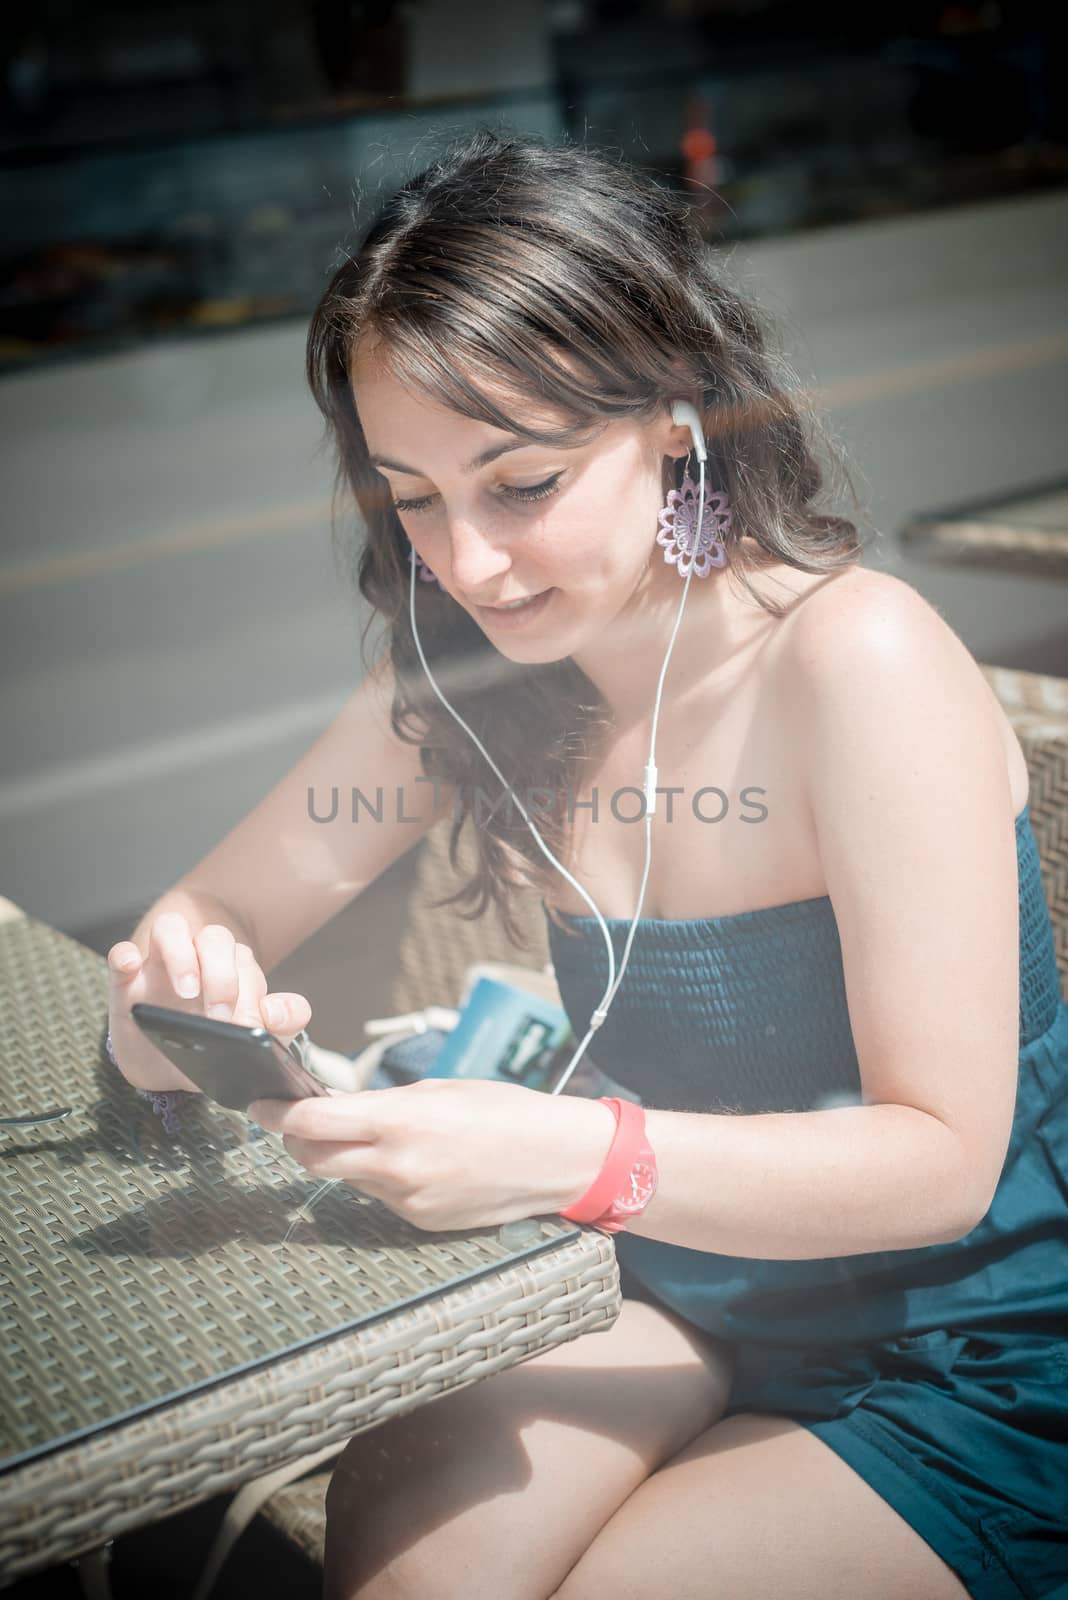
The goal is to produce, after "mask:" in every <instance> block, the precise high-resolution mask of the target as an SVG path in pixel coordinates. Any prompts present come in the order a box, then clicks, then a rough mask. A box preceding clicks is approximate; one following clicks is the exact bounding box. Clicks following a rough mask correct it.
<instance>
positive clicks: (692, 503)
mask: <svg viewBox="0 0 1068 1600" xmlns="http://www.w3.org/2000/svg"><path fill="white" fill-rule="evenodd" d="M698 493H699V489H698V485H697V484H696V483H695V482H694V480H693V479H692V478H691V477H690V474H689V470H687V473H686V476H685V477H684V478H683V480H682V488H681V489H672V490H671V492H670V494H669V495H668V497H667V505H665V506H664V508H663V509H662V511H661V512H660V518H659V526H660V531H659V533H658V534H657V536H656V542H657V544H660V545H663V547H664V560H665V561H667V562H669V563H670V564H671V565H672V566H674V567H677V568H678V571H679V573H680V574H681V575H682V577H684V578H685V577H687V576H688V575H689V572H690V568H691V567H692V568H693V575H694V577H695V578H707V577H708V575H709V573H710V572H711V571H712V568H713V567H725V566H726V564H727V552H726V549H725V548H724V544H725V541H726V539H727V538H728V537H729V535H730V530H731V511H730V500H729V498H728V496H727V495H726V494H725V493H724V491H723V490H722V489H708V488H706V489H705V510H704V515H703V517H702V518H701V543H700V547H698V545H697V504H698V500H697V497H698Z"/></svg>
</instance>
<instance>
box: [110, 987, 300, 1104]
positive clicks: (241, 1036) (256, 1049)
mask: <svg viewBox="0 0 1068 1600" xmlns="http://www.w3.org/2000/svg"><path fill="white" fill-rule="evenodd" d="M130 1015H131V1017H132V1018H133V1020H134V1021H135V1022H136V1023H137V1026H138V1027H139V1028H140V1029H141V1031H142V1033H144V1034H145V1035H146V1036H147V1037H148V1038H149V1039H151V1041H152V1043H153V1044H154V1045H155V1046H156V1048H157V1050H160V1051H162V1053H163V1054H164V1055H165V1056H166V1057H167V1059H168V1060H169V1061H173V1062H174V1064H175V1066H176V1067H178V1068H180V1070H181V1071H182V1072H184V1073H185V1075H186V1077H187V1078H189V1079H190V1081H191V1082H193V1083H195V1084H196V1085H197V1087H198V1088H199V1089H202V1090H203V1091H204V1093H205V1094H206V1095H208V1096H209V1098H210V1099H212V1100H215V1101H217V1102H218V1104H219V1105H221V1106H228V1107H229V1108H230V1109H231V1110H232V1111H247V1110H248V1107H249V1106H250V1105H251V1104H252V1102H253V1100H303V1099H306V1098H308V1097H309V1096H311V1095H321V1094H329V1092H330V1091H329V1090H328V1088H327V1086H326V1084H325V1083H321V1082H320V1080H319V1079H318V1078H316V1077H314V1076H313V1075H312V1074H311V1073H310V1072H309V1071H308V1070H307V1068H306V1067H304V1066H302V1065H301V1063H300V1061H299V1060H298V1059H297V1056H296V1055H295V1054H294V1052H293V1051H291V1050H289V1049H287V1048H286V1046H285V1045H284V1044H282V1042H281V1040H279V1039H276V1038H275V1036H274V1034H273V1033H268V1031H267V1029H266V1028H246V1027H242V1026H241V1025H240V1024H239V1023H236V1022H217V1021H216V1020H215V1019H214V1018H213V1017H198V1016H194V1015H193V1014H192V1013H190V1012H187V1011H171V1010H169V1009H168V1008H167V1007H166V1006H150V1005H145V1004H144V1003H143V1002H140V1003H139V1004H137V1005H134V1006H131V1007H130Z"/></svg>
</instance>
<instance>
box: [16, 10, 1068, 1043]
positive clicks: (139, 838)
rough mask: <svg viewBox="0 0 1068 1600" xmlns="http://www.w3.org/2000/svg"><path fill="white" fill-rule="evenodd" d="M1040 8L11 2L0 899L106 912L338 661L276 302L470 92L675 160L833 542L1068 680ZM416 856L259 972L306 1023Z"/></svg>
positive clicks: (284, 302)
mask: <svg viewBox="0 0 1068 1600" xmlns="http://www.w3.org/2000/svg"><path fill="white" fill-rule="evenodd" d="M1055 19H1056V8H1053V7H1044V6H1043V7H1040V6H1038V5H1037V4H1034V5H1029V4H1026V3H1023V4H1013V5H1009V4H1007V3H1006V4H998V3H994V0H987V3H982V4H952V5H950V4H944V3H940V0H912V3H898V4H894V5H890V4H887V3H882V0H871V3H868V4H866V5H864V6H863V7H861V6H859V5H857V6H842V5H840V4H835V5H834V6H831V5H830V4H821V3H818V0H809V3H806V4H804V5H802V4H797V3H778V4H775V3H765V0H632V3H629V4H625V3H608V0H605V3H598V0H507V3H505V4H502V3H500V0H496V3H494V0H397V3H390V0H379V3H367V4H351V3H348V0H260V3H258V4H256V5H255V6H253V5H252V4H251V3H247V0H246V3H240V4H237V3H233V0H224V3H222V4H218V3H216V4H213V5H208V4H206V3H205V4H198V3H196V0H175V3H173V4H146V3H144V0H139V3H136V4H135V3H134V0H110V3H103V0H82V3H79V4H73V3H71V0H62V3H61V0H39V3H37V4H35V5H34V6H33V7H32V8H31V7H29V6H26V5H16V6H14V7H13V8H12V9H11V10H10V11H9V12H8V13H7V14H6V18H5V20H4V21H3V22H2V23H0V208H2V215H3V224H4V227H3V244H2V247H0V450H2V452H3V460H2V470H3V482H4V498H3V541H2V549H0V623H2V626H0V639H2V641H3V642H2V645H0V650H2V652H3V663H2V665H3V670H2V682H0V893H2V894H4V895H7V896H8V897H9V898H11V899H13V900H15V901H17V902H18V903H19V904H21V905H22V906H24V907H25V909H27V910H28V911H30V912H31V913H32V914H33V915H35V916H38V917H41V918H43V919H45V920H47V921H49V922H51V923H53V924H54V925H56V926H58V927H60V928H62V929H64V930H66V931H68V932H70V933H72V934H74V935H76V936H77V937H79V938H82V939H84V940H85V941H86V942H88V943H91V944H93V945H94V946H95V947H96V948H99V949H101V950H105V949H106V948H107V947H108V945H109V944H110V943H111V942H113V941H114V939H117V938H122V937H126V936H127V935H128V934H129V932H130V931H132V928H133V926H134V924H135V922H136V920H137V919H138V917H139V916H140V915H141V913H142V912H143V910H144V909H145V908H146V907H147V906H148V905H149V904H150V903H151V901H152V900H153V899H155V898H156V896H157V895H159V894H160V893H162V892H163V891H164V890H165V889H166V888H168V887H169V886H170V885H171V884H172V883H173V882H174V881H175V879H177V878H178V877H179V876H181V874H182V873H184V872H185V871H187V870H188V868H189V867H190V866H191V865H192V864H193V863H194V862H195V861H196V860H197V859H198V858H199V857H200V856H201V855H202V854H203V853H204V851H206V850H207V849H208V848H210V846H211V845H212V844H214V843H215V842H216V841H217V840H218V839H219V838H220V837H221V836H222V834H223V833H224V832H226V831H227V829H228V828H229V827H230V826H231V825H232V824H233V823H234V822H236V821H237V820H238V819H239V818H240V817H241V816H242V815H244V813H245V812H246V811H247V810H248V809H249V808H250V807H251V806H252V805H253V804H255V802H256V801H257V800H258V799H259V798H260V797H261V795H262V794H263V793H264V792H265V791H266V790H267V789H268V788H269V787H270V786H271V785H272V784H273V783H274V782H275V781H276V780H277V778H278V777H279V776H281V774H282V773H283V772H284V771H285V769H286V768H287V767H288V766H289V765H290V764H291V762H292V761H293V760H294V759H295V758H296V757H297V755H298V754H299V753H300V752H301V751H302V750H303V749H304V748H305V747H306V746H307V745H308V744H309V743H310V742H311V741H312V740H313V739H314V738H315V737H316V735H317V734H318V733H319V732H320V731H321V729H322V727H323V726H324V725H325V723H326V722H327V721H328V719H329V718H330V716H331V715H332V714H333V713H334V711H336V709H337V708H338V707H339V706H340V704H341V702H342V701H343V700H344V699H345V698H346V696H347V695H348V694H349V693H350V692H351V689H352V687H353V684H354V682H355V681H356V679H357V678H358V677H359V675H360V670H361V669H360V662H359V639H360V630H361V627H362V625H363V623H364V621H365V618H364V616H363V615H362V613H361V611H360V609H359V606H358V604H357V601H356V598H355V597H354V596H353V595H352V594H351V593H350V591H349V590H348V588H347V587H346V585H345V583H344V581H343V579H342V577H341V575H340V574H339V572H338V571H337V569H336V567H335V564H334V560H333V556H332V552H331V545H330V532H329V498H330V487H331V463H330V461H329V458H328V456H327V455H326V454H325V453H324V452H322V451H321V450H320V448H319V445H320V426H319V418H318V413H317V412H316V411H315V408H314V406H313V404H312V402H311V400H310V397H309V396H308V395H307V393H306V391H305V387H304V379H303V369H302V361H303V346H304V334H305V328H306V324H307V318H308V314H309V312H310V310H311V308H312V306H313V305H314V304H315V302H316V300H317V298H318V296H319V295H320V293H321V292H322V289H323V287H324V286H325V283H326V281H327V278H328V277H329V275H330V273H331V271H332V269H333V267H334V266H335V264H336V263H337V262H338V260H339V259H340V258H341V255H342V253H343V252H344V251H345V250H346V248H347V246H348V245H350V244H352V243H353V242H354V241H355V239H356V237H357V235H358V233H359V232H360V231H362V229H363V227H364V226H365V225H366V222H367V220H369V217H370V215H371V214H372V213H373V211H374V209H375V207H376V206H377V204H378V203H379V202H380V200H381V199H382V198H383V197H384V196H385V195H386V194H388V193H389V192H391V191H392V189H393V188H395V187H396V186H398V185H399V184H400V183H401V182H403V181H404V179H405V178H406V177H407V176H409V175H410V174H411V173H412V172H414V171H416V170H418V169H419V168H420V167H421V166H422V165H424V164H425V162H426V161H427V160H429V159H431V157H432V156H433V154H434V151H435V148H436V146H437V144H438V142H439V141H441V140H444V139H447V138H449V137H451V136H452V135H454V134H455V133H457V132H460V131H462V130H464V129H466V128H469V127H474V126H478V125H487V124H489V125H494V126H502V127H510V128H514V129H531V130H536V131H538V132H541V133H544V134H546V135H548V136H550V137H557V136H562V135H564V134H567V135H569V136H570V137H571V138H574V139H578V140H582V141H586V142H589V143H591V144H594V145H599V146H600V145H603V146H606V147H609V148H611V149H614V150H616V151H619V152H621V153H622V154H624V155H626V156H627V157H628V158H630V159H631V160H633V161H636V162H638V163H641V164H645V165H648V166H649V167H650V168H652V169H654V170H655V171H656V172H658V173H659V174H660V175H661V176H662V177H664V178H667V179H668V180H670V181H671V182H672V183H674V184H676V185H677V186H678V187H679V188H680V189H682V190H684V191H685V192H686V193H687V194H688V195H689V196H690V198H691V200H692V201H693V202H694V203H695V205H696V206H697V208H698V213H699V217H700V222H701V226H702V228H703V230H704V232H705V235H706V237H707V239H708V247H709V249H710V250H713V251H719V252H721V253H722V255H723V258H724V260H725V262H726V263H727V264H728V265H729V269H730V271H731V273H732V274H733V276H734V277H735V279H736V280H738V281H740V283H741V285H742V286H743V287H744V288H745V289H747V290H748V292H749V293H750V294H751V295H752V297H753V298H754V300H755V301H756V302H757V303H758V305H760V306H761V307H762V308H763V310H764V312H765V314H766V316H767V317H768V318H769V319H770V320H771V322H772V325H773V328H774V329H775V330H776V334H777V336H778V337H779V338H780V339H781V341H782V343H783V345H784V347H785V351H786V354H787V356H788V358H789V359H790V360H791V362H792V363H793V364H794V366H795V368H796V370H797V372H798V374H799V376H800V378H801V380H802V382H804V383H805V384H811V385H812V386H813V387H814V388H815V390H816V392H817V397H818V399H819V401H820V403H821V404H822V406H823V407H824V410H825V413H826V415H827V417H828V419H829V421H830V423H831V425H832V428H833V430H834V432H835V433H836V434H837V436H838V438H839V440H840V442H841V444H842V445H843V446H844V448H845V449H846V451H847V452H848V454H849V456H850V458H851V460H852V463H853V465H854V468H855V470H856V476H857V484H858V487H859V489H860V491H861V494H862V496H863V497H864V500H865V504H866V508H867V516H868V519H869V525H870V527H871V528H874V529H875V530H876V533H877V538H876V539H875V540H874V542H873V543H872V545H871V549H870V554H869V555H868V557H867V558H866V560H867V564H868V565H877V566H881V567H883V568H885V569H886V570H889V571H893V572H896V573H897V574H899V575H900V576H902V577H903V578H905V579H906V580H907V581H908V582H910V583H912V584H913V585H914V586H915V587H916V588H917V589H919V590H920V591H921V592H922V593H923V594H924V595H925V596H926V597H927V598H928V599H929V600H930V601H931V602H932V603H933V604H934V605H936V606H937V607H938V608H939V609H940V610H941V612H942V613H943V615H944V616H945V617H946V620H947V621H948V622H949V623H950V625H951V626H952V627H953V628H954V629H955V630H956V631H957V632H958V633H959V634H960V635H961V637H962V638H963V639H964V641H965V643H966V644H967V645H968V647H969V649H970V650H971V651H972V653H973V654H974V655H975V656H976V657H977V658H978V659H980V660H982V661H984V662H991V663H998V664H1001V665H1005V666H1011V667H1023V668H1026V669H1028V670H1031V671H1035V672H1049V673H1058V674H1061V675H1068V603H1066V602H1068V556H1066V553H1065V549H1066V546H1068V512H1066V507H1068V497H1066V494H1065V480H1068V473H1066V472H1065V468H1064V438H1065V430H1064V418H1065V409H1066V408H1065V400H1066V381H1065V380H1066V368H1068V292H1066V275H1065V266H1066V250H1065V244H1066V236H1068V226H1066V222H1068V193H1066V185H1068V133H1066V127H1065V118H1066V112H1065V96H1064V92H1063V90H1064V63H1065V56H1064V50H1065V47H1064V43H1063V38H1062V35H1061V32H1060V31H1059V30H1058V28H1057V26H1056V20H1055ZM946 526H949V527H950V528H951V529H952V527H953V526H965V527H967V528H971V529H972V530H973V531H974V529H975V528H976V527H979V528H980V529H982V528H983V527H987V528H989V529H991V530H994V534H996V537H995V536H993V535H992V537H991V539H990V540H989V541H985V540H983V539H980V540H978V541H976V540H974V538H973V539H972V542H971V543H970V544H968V545H967V547H965V545H964V544H962V543H961V541H960V540H958V541H957V543H956V544H954V542H953V539H952V538H950V539H949V540H948V542H947V540H946V539H945V538H944V537H942V535H941V533H940V532H939V530H943V529H944V528H945V527H946ZM1036 530H1038V533H1037V535H1036ZM412 854H413V855H414V854H415V852H413V853H412ZM412 869H413V862H412V860H410V859H405V860H402V861H401V862H400V863H398V864H397V866H396V867H394V868H391V869H390V870H389V871H388V872H387V873H386V874H385V875H384V876H383V878H382V879H380V880H379V881H378V882H377V883H376V884H374V885H372V886H371V888H370V889H369V890H368V891H366V893H365V894H364V895H363V896H361V897H360V899H359V901H357V902H356V903H354V905H353V906H352V907H351V908H349V910H348V911H346V912H344V913H342V914H341V915H340V916H339V917H338V918H336V919H335V920H334V923H332V924H331V925H329V926H328V928H327V929H324V930H323V931H322V932H321V933H320V934H318V935H316V936H315V938H314V939H313V940H311V941H309V942H308V944H307V945H306V946H305V947H304V949H303V950H302V951H301V952H299V953H298V954H297V955H295V956H294V957H292V958H291V959H290V962H288V963H287V964H286V970H285V972H283V973H280V974H277V975H275V979H276V981H275V987H293V988H298V989H301V990H302V992H304V993H307V994H308V995H309V998H311V999H312V1000H313V1005H315V1007H316V1017H315V1019H314V1021H313V1029H312V1031H313V1035H314V1036H316V1037H317V1038H318V1039H320V1041H321V1042H322V1043H324V1044H328V1045H333V1046H335V1047H338V1048H342V1047H345V1046H346V1045H347V1046H348V1047H350V1048H352V1049H355V1048H357V1047H358V1045H359V1044H360V1042H361V1040H360V1037H359V1018H360V1015H361V1010H362V1012H363V1014H368V1015H369V1014H374V1013H375V1012H376V1011H377V1012H381V1010H382V1009H383V1006H382V1003H381V995H382V994H383V993H384V992H385V989H384V987H383V985H384V984H388V976H389V971H390V961H391V958H392V952H393V951H394V950H395V944H396V937H395V936H397V935H398V930H399V925H400V918H401V916H402V914H403V906H404V898H405V894H406V891H407V886H408V884H409V883H410V880H411V873H412ZM265 870H269V863H265ZM354 972H355V977H354Z"/></svg>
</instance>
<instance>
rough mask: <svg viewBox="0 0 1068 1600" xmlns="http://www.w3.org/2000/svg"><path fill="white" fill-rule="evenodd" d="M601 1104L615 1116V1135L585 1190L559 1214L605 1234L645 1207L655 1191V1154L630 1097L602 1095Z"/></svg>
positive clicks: (642, 1117)
mask: <svg viewBox="0 0 1068 1600" xmlns="http://www.w3.org/2000/svg"><path fill="white" fill-rule="evenodd" d="M601 1104H602V1105H603V1106H608V1107H610V1109H611V1110H612V1112H613V1114H614V1115H615V1119H616V1134H615V1138H614V1139H613V1140H612V1144H611V1148H610V1149H609V1151H608V1155H607V1157H606V1158H605V1163H604V1166H603V1167H602V1168H601V1170H600V1172H599V1173H598V1174H597V1176H596V1178H594V1180H593V1182H592V1183H591V1184H590V1187H589V1188H588V1189H587V1190H586V1193H585V1194H584V1195H583V1196H582V1197H581V1199H579V1200H576V1201H575V1203H574V1205H571V1206H568V1208H567V1210H566V1211H561V1212H560V1215H561V1216H562V1217H566V1218H567V1220H568V1221H569V1222H588V1223H590V1224H592V1226H593V1227H595V1228H600V1229H602V1230H603V1232H605V1233H618V1232H619V1231H620V1229H622V1228H625V1227H626V1225H627V1223H628V1222H630V1221H631V1219H632V1218H633V1217H636V1216H638V1215H639V1214H640V1213H641V1212H642V1211H644V1210H645V1208H646V1206H647V1205H648V1204H649V1202H650V1200H651V1199H652V1198H653V1195H654V1194H655V1193H656V1184H657V1166H656V1156H655V1154H654V1152H653V1147H652V1145H651V1144H650V1143H649V1141H648V1139H647V1138H646V1136H645V1112H644V1111H643V1110H642V1108H641V1106H639V1105H635V1104H634V1102H633V1100H614V1099H607V1098H602V1100H601Z"/></svg>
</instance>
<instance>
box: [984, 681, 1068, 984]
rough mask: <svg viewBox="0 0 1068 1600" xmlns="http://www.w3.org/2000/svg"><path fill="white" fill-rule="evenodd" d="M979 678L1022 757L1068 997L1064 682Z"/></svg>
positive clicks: (1067, 688) (1067, 704)
mask: <svg viewBox="0 0 1068 1600" xmlns="http://www.w3.org/2000/svg"><path fill="white" fill-rule="evenodd" d="M983 673H984V675H985V677H986V679H987V682H988V683H989V684H990V686H991V688H992V689H993V690H994V693H995V694H996V695H997V697H998V699H999V700H1000V701H1001V703H1002V705H1003V706H1004V708H1005V713H1006V715H1007V716H1008V719H1009V721H1010V722H1011V723H1012V725H1013V728H1014V729H1015V730H1016V736H1017V738H1018V739H1019V741H1020V746H1021V748H1022V750H1023V753H1024V755H1025V756H1026V758H1027V767H1028V772H1029V775H1030V795H1029V799H1028V804H1029V806H1030V810H1031V827H1032V828H1033V830H1034V835H1035V842H1036V844H1037V845H1038V855H1039V861H1040V864H1041V868H1042V885H1043V888H1044V889H1045V891H1046V901H1047V904H1048V905H1049V914H1050V919H1051V921H1052V923H1053V942H1054V948H1055V949H1056V952H1057V966H1058V968H1059V970H1060V974H1061V988H1062V990H1063V991H1064V993H1065V994H1066V995H1068V678H1054V677H1050V676H1048V675H1046V674H1042V673H1037V672H1019V671H1015V670H1011V669H1009V668H1007V667H991V666H984V667H983Z"/></svg>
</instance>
